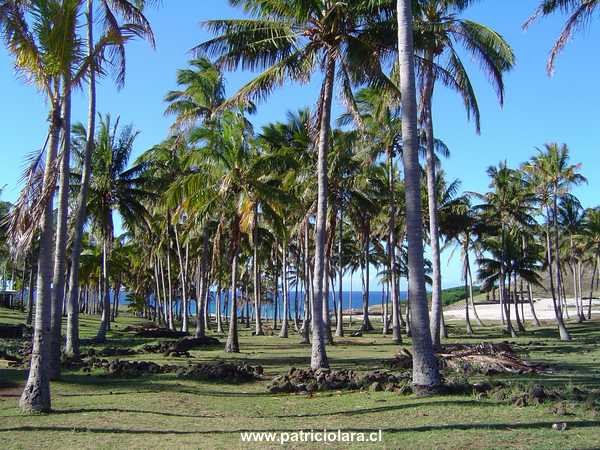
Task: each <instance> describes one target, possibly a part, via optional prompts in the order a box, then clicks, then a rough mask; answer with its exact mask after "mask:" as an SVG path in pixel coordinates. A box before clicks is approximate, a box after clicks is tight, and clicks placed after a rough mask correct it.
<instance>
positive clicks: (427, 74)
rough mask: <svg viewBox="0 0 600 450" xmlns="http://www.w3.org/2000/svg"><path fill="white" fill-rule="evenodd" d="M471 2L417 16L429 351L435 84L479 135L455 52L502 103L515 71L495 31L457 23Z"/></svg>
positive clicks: (437, 4)
mask: <svg viewBox="0 0 600 450" xmlns="http://www.w3.org/2000/svg"><path fill="white" fill-rule="evenodd" d="M471 3H472V2H470V1H467V2H465V1H462V0H460V1H457V0H445V1H439V0H425V1H424V2H420V3H419V8H418V11H417V18H416V19H415V20H416V21H417V37H416V39H417V49H418V54H419V57H420V58H421V61H422V62H421V67H420V80H419V81H420V86H421V117H420V121H421V123H422V124H423V127H424V132H425V147H426V156H427V157H426V159H427V164H426V172H427V195H428V198H429V202H428V206H429V218H430V220H429V233H430V242H431V251H432V262H433V287H432V300H431V309H432V311H431V336H432V339H433V344H434V346H436V347H438V346H439V345H440V329H441V324H442V303H441V290H442V287H441V286H442V283H441V266H440V246H439V239H440V238H439V223H438V222H439V218H438V214H437V206H438V205H437V199H436V192H435V186H436V158H435V153H434V147H435V138H434V133H433V94H434V89H435V84H436V81H438V80H439V81H441V82H442V83H444V84H445V85H447V86H449V87H450V88H451V89H453V90H455V91H457V92H458V94H459V95H460V96H461V97H462V98H463V100H464V104H465V107H466V110H467V116H469V117H470V115H471V114H473V116H474V119H475V126H476V129H477V132H479V124H480V120H479V107H478V105H477V99H476V98H475V92H474V89H473V86H472V84H471V81H470V79H469V75H468V73H467V70H466V68H465V66H464V64H463V62H462V61H461V58H460V56H459V53H458V52H457V47H458V46H459V45H462V46H463V47H464V48H465V49H466V50H467V52H469V53H470V54H471V56H472V57H473V58H474V59H475V60H476V61H477V62H479V63H480V66H481V67H482V69H483V71H484V72H486V74H487V75H489V77H488V78H489V79H490V80H491V83H492V85H493V87H494V89H495V90H496V92H497V93H498V98H499V101H500V104H502V103H503V100H504V82H503V79H502V77H503V73H504V72H506V71H508V70H510V69H511V68H512V67H513V65H514V60H515V57H514V54H513V52H512V49H511V48H510V46H509V45H508V43H507V42H506V41H505V40H504V39H503V38H502V36H500V35H499V34H498V33H497V32H495V31H494V30H492V29H490V28H488V27H486V26H485V25H481V24H479V23H476V22H473V21H470V20H466V19H462V18H460V17H458V14H460V13H462V12H463V11H464V10H465V9H466V8H467V7H468V6H470V4H471Z"/></svg>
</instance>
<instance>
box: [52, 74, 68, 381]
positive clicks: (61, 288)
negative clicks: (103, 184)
mask: <svg viewBox="0 0 600 450" xmlns="http://www.w3.org/2000/svg"><path fill="white" fill-rule="evenodd" d="M62 125H63V149H62V155H61V158H60V181H59V188H58V205H57V210H58V211H57V222H56V239H55V249H54V274H53V278H52V319H51V325H50V330H51V331H50V364H49V367H48V371H49V374H48V376H49V377H50V379H51V380H56V379H58V378H59V377H60V351H61V344H62V333H61V328H62V309H63V301H64V298H65V270H66V264H65V262H66V259H67V255H66V253H67V230H68V218H69V178H70V175H71V173H70V170H69V163H70V159H71V156H70V153H71V83H70V78H69V77H68V76H65V77H64V84H63V124H62Z"/></svg>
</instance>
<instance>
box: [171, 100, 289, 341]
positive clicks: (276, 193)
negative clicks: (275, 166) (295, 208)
mask: <svg viewBox="0 0 600 450" xmlns="http://www.w3.org/2000/svg"><path fill="white" fill-rule="evenodd" d="M191 138H192V139H193V140H196V141H197V142H201V143H202V144H203V145H204V146H203V147H202V148H201V149H200V150H199V151H197V152H195V153H193V154H192V155H191V157H190V162H189V164H190V167H195V168H196V169H195V170H194V171H192V173H190V174H188V175H186V176H184V177H182V178H181V179H180V180H179V181H178V182H177V183H175V184H174V185H173V186H172V187H171V189H170V190H171V193H170V196H171V199H170V201H171V203H173V204H179V203H180V202H181V201H182V200H184V199H185V203H186V204H187V207H188V208H189V209H191V210H192V213H195V214H198V215H199V216H200V217H202V216H205V215H206V214H207V213H208V212H209V211H215V210H217V209H218V211H219V216H220V217H219V227H218V228H219V229H218V230H217V235H218V236H216V237H215V242H217V243H218V242H219V240H220V239H221V237H220V236H221V235H222V234H224V233H225V232H226V231H228V233H229V236H230V258H231V309H230V316H231V317H230V323H229V333H228V338H227V343H226V346H225V351H226V352H239V343H238V331H237V308H238V288H239V286H238V271H239V269H238V266H239V257H240V246H241V240H242V234H247V233H248V232H250V231H251V230H253V229H254V227H253V222H254V219H255V217H256V214H257V209H256V205H257V204H258V203H259V202H260V205H261V209H262V210H263V211H265V212H267V213H269V215H270V216H272V217H275V216H276V214H275V213H274V208H275V207H276V205H277V204H278V203H279V202H281V199H282V194H281V191H280V190H279V189H278V188H277V187H276V183H273V180H272V174H271V170H270V169H271V166H270V161H269V160H268V159H265V158H261V157H259V155H257V153H256V146H255V142H254V136H253V130H252V127H251V125H250V124H249V123H248V121H247V120H246V118H245V117H244V116H243V114H242V113H241V112H240V113H235V112H233V111H225V112H224V113H223V114H222V115H221V117H220V118H219V119H218V121H217V123H216V125H215V126H211V127H210V128H199V129H196V130H194V132H193V133H192V137H191ZM207 180H210V182H209V183H207ZM226 229H228V230H226ZM256 314H257V315H258V314H259V311H256Z"/></svg>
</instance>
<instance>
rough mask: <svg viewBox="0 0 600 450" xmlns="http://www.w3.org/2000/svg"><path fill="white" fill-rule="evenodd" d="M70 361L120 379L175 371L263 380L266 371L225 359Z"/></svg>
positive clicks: (228, 379)
mask: <svg viewBox="0 0 600 450" xmlns="http://www.w3.org/2000/svg"><path fill="white" fill-rule="evenodd" d="M70 362H71V367H72V368H79V369H82V370H83V371H84V372H88V373H89V372H91V371H92V369H102V370H104V371H106V375H108V376H111V377H118V378H129V377H141V376H147V375H156V374H162V373H174V374H176V375H177V377H180V378H192V379H195V380H213V381H226V382H229V383H242V382H247V381H252V380H256V379H260V378H261V377H262V374H263V368H262V367H261V366H251V365H249V364H245V363H240V364H237V363H227V362H223V361H219V362H216V363H210V364H208V363H206V364H204V363H199V364H190V365H188V366H180V365H177V364H157V363H155V362H152V361H126V360H119V359H113V360H107V359H100V358H96V357H90V358H86V359H80V360H77V361H75V360H72V361H70Z"/></svg>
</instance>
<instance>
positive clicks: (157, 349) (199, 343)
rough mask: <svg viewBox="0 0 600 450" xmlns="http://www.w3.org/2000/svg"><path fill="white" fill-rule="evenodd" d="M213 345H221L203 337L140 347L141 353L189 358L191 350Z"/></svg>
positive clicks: (207, 337)
mask: <svg viewBox="0 0 600 450" xmlns="http://www.w3.org/2000/svg"><path fill="white" fill-rule="evenodd" d="M213 345H221V342H220V341H219V340H218V339H215V338H213V337H209V336H204V337H201V338H194V337H189V336H186V337H184V338H182V339H179V340H178V341H162V342H158V343H157V344H146V345H144V346H143V347H142V351H143V352H146V353H163V354H165V355H166V356H183V357H186V358H189V357H191V355H190V354H189V352H188V351H189V350H191V349H193V348H201V347H207V346H213Z"/></svg>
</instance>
